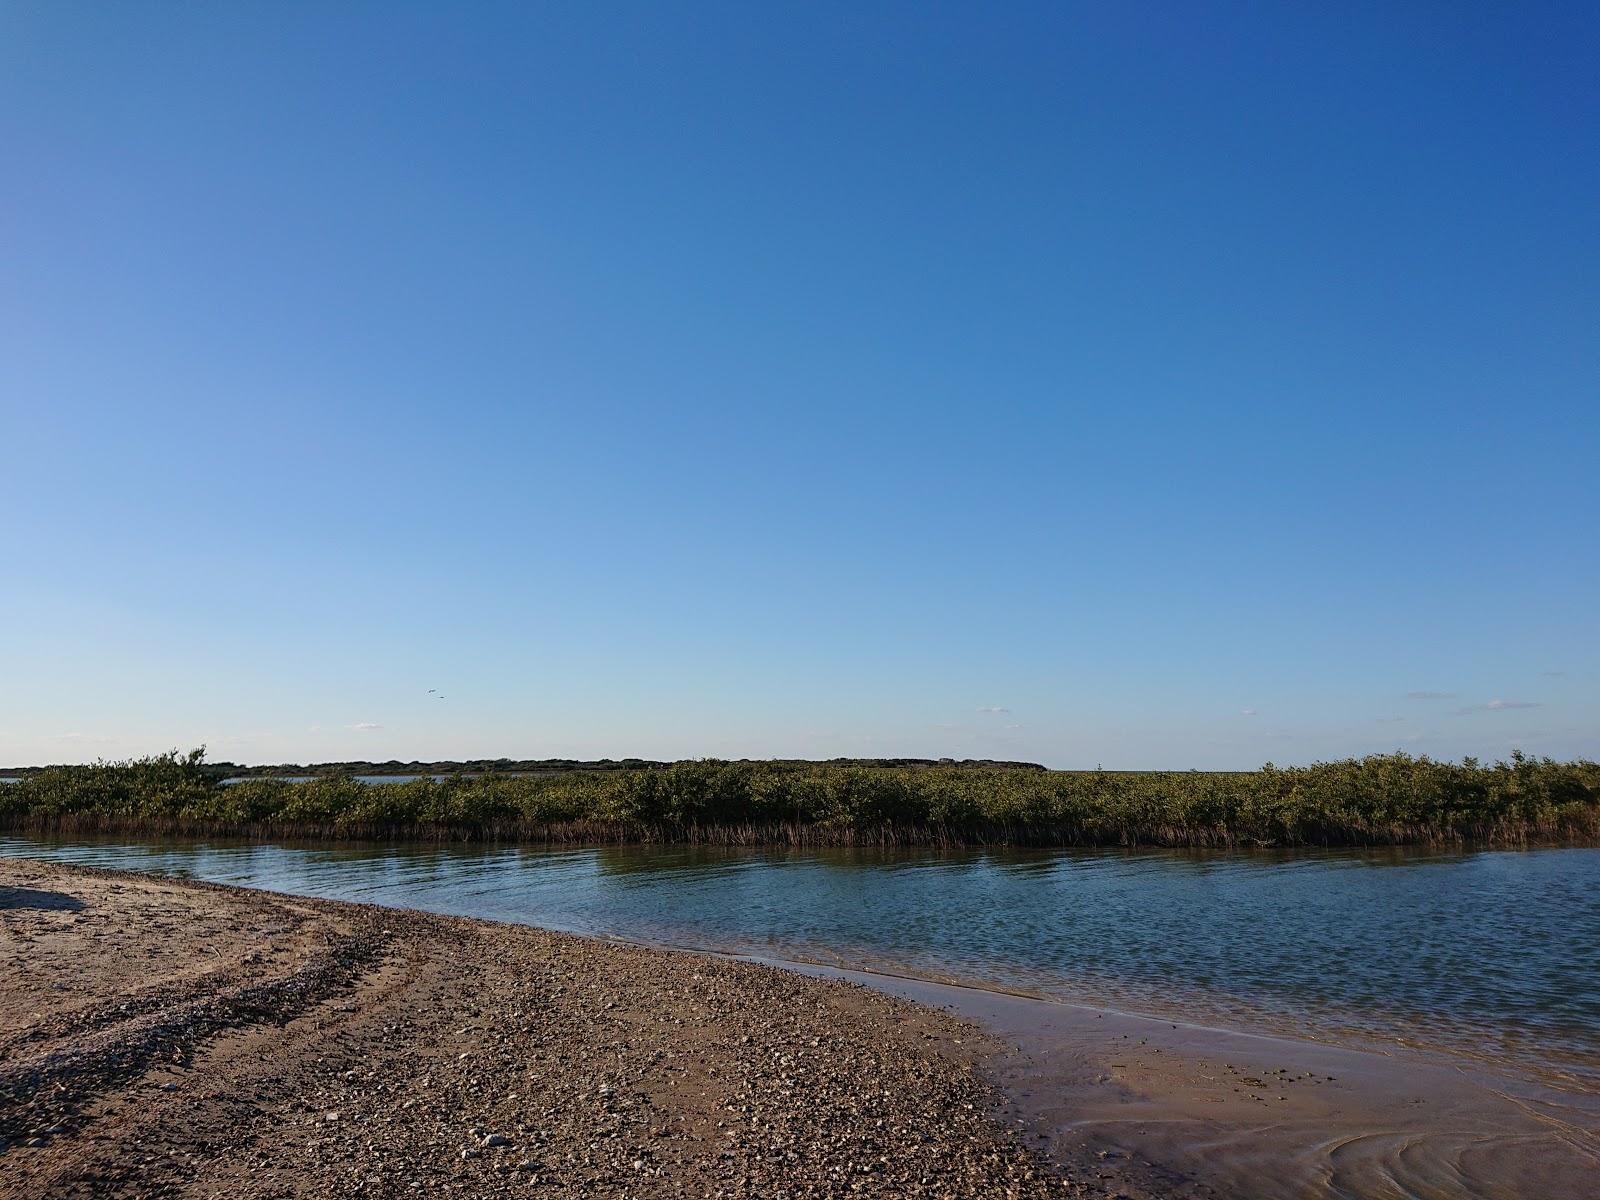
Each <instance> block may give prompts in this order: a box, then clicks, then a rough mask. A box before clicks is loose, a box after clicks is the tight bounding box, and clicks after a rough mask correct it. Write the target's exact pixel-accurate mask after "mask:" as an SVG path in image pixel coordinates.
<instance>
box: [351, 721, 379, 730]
mask: <svg viewBox="0 0 1600 1200" xmlns="http://www.w3.org/2000/svg"><path fill="white" fill-rule="evenodd" d="M350 728H351V729H359V730H361V731H362V732H366V731H368V730H372V729H382V728H383V726H382V725H379V724H378V723H377V722H376V721H357V722H356V723H355V724H354V725H352V726H350Z"/></svg>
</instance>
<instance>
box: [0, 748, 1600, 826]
mask: <svg viewBox="0 0 1600 1200" xmlns="http://www.w3.org/2000/svg"><path fill="white" fill-rule="evenodd" d="M495 761H496V762H497V763H498V762H504V761H508V760H495ZM546 761H548V760H546ZM562 761H564V760H562ZM624 763H626V764H628V765H616V766H611V767H606V768H598V767H595V766H593V765H592V764H584V765H583V766H581V767H575V768H573V769H563V770H543V771H523V770H519V769H518V767H521V766H524V765H526V764H521V763H519V764H518V765H517V767H514V768H513V769H510V770H502V769H493V770H480V771H475V772H474V771H473V770H472V769H471V768H472V767H474V766H476V765H477V764H467V763H461V764H451V765H453V766H458V767H460V768H462V770H460V771H458V772H456V773H453V774H448V775H446V776H445V777H443V778H435V777H434V776H435V775H436V774H439V772H432V771H422V772H419V773H418V774H419V777H418V778H417V779H414V780H411V781H409V782H403V783H387V782H365V783H364V782H362V781H361V780H359V779H357V778H355V773H354V771H353V770H351V768H356V769H359V770H360V771H361V772H362V773H368V774H372V775H381V774H384V773H386V772H388V771H393V769H394V765H393V764H390V763H358V764H340V768H341V769H339V770H336V771H335V770H329V769H328V768H327V766H326V765H324V766H323V767H322V768H319V769H320V770H323V771H325V772H326V773H311V777H310V778H305V779H299V780H290V779H285V778H281V777H273V776H259V777H250V776H245V777H242V778H241V777H240V775H239V772H240V768H237V767H236V766H235V764H231V763H229V764H208V763H206V761H205V757H204V751H203V750H194V751H191V752H189V753H188V754H179V753H177V752H176V751H174V752H171V753H168V754H164V755H158V756H154V757H151V758H142V759H134V760H130V761H126V762H101V763H95V764H92V765H88V766H56V767H43V768H33V769H29V770H28V771H26V772H25V773H23V774H21V775H20V777H18V778H17V779H16V780H15V782H11V783H7V784H4V785H0V829H8V830H12V831H16V832H30V833H35V834H57V835H60V834H96V833H98V834H115V835H121V836H132V837H139V836H238V837H250V838H261V839H322V838H328V839H347V840H405V841H495V842H522V843H547V842H561V843H615V842H682V843H700V844H708V845H729V846H757V845H774V846H879V847H882V846H963V845H1016V846H1127V847H1133V846H1170V847H1184V846H1189V847H1295V846H1305V847H1309V846H1377V845H1422V846H1438V845H1456V844H1476V845H1488V846H1523V845H1544V844H1573V845H1600V764H1596V763H1593V762H1588V761H1583V760H1580V761H1575V762H1557V761H1554V760H1552V759H1548V758H1543V759H1536V758H1532V757H1528V756H1526V755H1523V754H1521V753H1515V754H1513V755H1512V756H1511V759H1510V760H1509V761H1504V762H1496V763H1493V764H1483V763H1480V762H1478V761H1477V760H1475V759H1470V758H1469V759H1465V760H1463V761H1462V762H1460V763H1450V762H1438V761H1435V760H1432V759H1429V758H1426V757H1412V756H1410V755H1407V754H1388V755H1373V756H1370V757H1367V758H1360V759H1343V760H1339V761H1336V762H1327V763H1315V764H1313V765H1311V766H1303V767H1275V766H1273V765H1272V764H1270V763H1269V764H1267V765H1266V766H1264V767H1262V768H1261V769H1260V770H1257V771H1210V772H1202V771H1145V772H1129V771H1115V772H1113V771H1050V770H1045V769H1044V768H1042V767H1038V766H1035V765H1032V764H1000V763H964V764H945V763H939V762H931V761H930V762H917V763H916V764H915V765H908V762H907V760H896V761H895V762H894V763H892V764H888V763H872V762H868V761H855V760H845V761H835V762H798V761H749V760H742V761H735V762H729V761H721V760H714V759H697V760H692V761H686V762H676V763H653V764H640V763H638V762H637V760H624ZM405 765H406V766H416V767H423V768H425V767H432V766H437V765H439V764H433V763H429V764H421V763H417V764H405ZM276 770H277V769H275V771H276ZM296 770H300V771H301V772H302V773H305V771H304V769H303V768H299V769H296ZM228 780H232V782H227V781H228Z"/></svg>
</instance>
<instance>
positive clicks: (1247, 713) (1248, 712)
mask: <svg viewBox="0 0 1600 1200" xmlns="http://www.w3.org/2000/svg"><path fill="white" fill-rule="evenodd" d="M1239 715H1240V716H1241V717H1254V716H1257V715H1258V713H1257V711H1256V710H1255V709H1253V708H1241V709H1240V710H1239Z"/></svg>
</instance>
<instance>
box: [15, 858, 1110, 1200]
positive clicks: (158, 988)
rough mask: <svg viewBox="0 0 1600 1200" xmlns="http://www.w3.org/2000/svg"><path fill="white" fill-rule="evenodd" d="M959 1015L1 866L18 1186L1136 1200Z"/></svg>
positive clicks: (45, 1189)
mask: <svg viewBox="0 0 1600 1200" xmlns="http://www.w3.org/2000/svg"><path fill="white" fill-rule="evenodd" d="M992 1049H993V1047H992V1046H991V1045H989V1044H988V1043H987V1042H986V1039H985V1038H984V1035H982V1034H981V1033H979V1032H978V1031H977V1030H976V1029H975V1028H974V1027H972V1026H968V1025H965V1024H963V1023H961V1022H959V1021H957V1020H956V1019H954V1018H953V1017H951V1016H949V1015H948V1014H946V1013H942V1012H939V1011H936V1010H934V1009H930V1008H925V1007H921V1006H917V1005H914V1004H910V1003H907V1002H905V1001H901V1000H896V999H893V998H890V997H887V996H884V995H881V994H878V993H875V992H870V991H867V990H865V989H863V988H860V987H858V986H855V985H852V984H847V983H839V982H830V981H825V980H819V979H811V978H805V977H802V976H799V975H796V974H793V973H790V972H786V971H782V970H778V969H775V968H770V967H765V966H760V965H754V964H748V963H741V962H732V961H727V960H723V959H718V958H713V957H708V956H704V955H696V954H690V953H675V952H668V951H661V950H653V949H646V948H641V947H636V946H629V945H620V944H611V943H606V942H600V941H594V940H589V939H583V938H576V937H569V936H564V935H560V934H554V933H549V932H545V931H541V930H537V929H531V928H526V927H522V926H511V925H501V924H495V923H491V922H484V921H470V920H460V919H452V918H444V917H434V916H428V915H423V914H417V913H410V912H400V911H394V910H387V909H378V908H372V907H367V906H361V905H349V904H337V903H332V902H324V901H312V900H301V899H293V898H289V897H283V896H276V895H270V894H266V893H259V892H249V891H243V890H240V889H234V888H225V887H219V886H214V885H206V884H190V883H181V882H175V881H171V880H158V879H154V878H151V877H147V876H139V875H131V874H122V873H115V872H104V871H94V870H87V869H81V868H67V867H60V866H54V865H47V864H43V863H36V862H31V861H28V860H23V859H0V1195H4V1196H15V1197H28V1198H29V1200H37V1198H43V1197H69V1196H73V1197H76V1196H96V1197H99V1196H208V1197H209V1196H216V1197H229V1198H236V1197H266V1196H273V1197H290V1196H294V1197H346V1196H402V1197H412V1196H419V1195H453V1196H491V1195H493V1196H498V1195H516V1196H574V1197H576V1196H615V1197H623V1196H633V1197H650V1196H703V1197H717V1196H730V1197H731V1196H750V1197H756V1196H759V1197H773V1198H776V1197H808V1196H960V1197H969V1196H970V1197H991V1196H1015V1197H1036V1196H1037V1197H1043V1196H1101V1197H1103V1196H1112V1195H1116V1194H1117V1191H1118V1189H1117V1188H1116V1187H1115V1186H1114V1185H1113V1183H1111V1182H1108V1180H1107V1179H1106V1178H1104V1177H1103V1172H1101V1173H1090V1172H1085V1173H1084V1174H1083V1175H1082V1176H1078V1175H1075V1174H1071V1173H1069V1172H1067V1171H1066V1170H1064V1169H1062V1168H1061V1167H1059V1166H1054V1167H1053V1166H1051V1165H1049V1164H1047V1163H1045V1162H1044V1161H1043V1160H1041V1159H1040V1158H1038V1157H1037V1156H1036V1155H1035V1154H1033V1153H1032V1152H1030V1151H1029V1150H1028V1149H1026V1148H1025V1147H1024V1146H1022V1145H1021V1144H1020V1143H1019V1142H1018V1141H1017V1140H1015V1139H1014V1138H1012V1136H1011V1135H1010V1134H1008V1132H1007V1130H1006V1127H1005V1126H1004V1125H1003V1124H1002V1123H1001V1114H1000V1110H999V1109H998V1107H997V1101H996V1097H995V1096H994V1094H993V1093H992V1092H991V1091H990V1090H989V1089H988V1088H987V1087H986V1086H985V1085H984V1084H983V1083H982V1082H981V1081H980V1080H979V1078H978V1076H977V1073H976V1068H977V1066H978V1064H979V1063H980V1062H981V1061H982V1060H983V1056H984V1055H985V1054H987V1053H989V1052H990V1051H991V1050H992Z"/></svg>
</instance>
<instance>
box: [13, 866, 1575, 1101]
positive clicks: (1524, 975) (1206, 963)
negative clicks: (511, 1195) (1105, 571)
mask: <svg viewBox="0 0 1600 1200" xmlns="http://www.w3.org/2000/svg"><path fill="white" fill-rule="evenodd" d="M0 854H27V855H30V856H35V857H45V858H53V859H57V860H64V861H70V862H79V863H90V864H95V865H100V866H112V867H124V868H132V869H138V870H148V871H158V872H165V873H169V874H173V875H181V876H189V877H194V878H199V879H208V880H214V881H219V882H224V883H235V884H244V885H247V886H251V887H264V888H271V889H275V890H278V891H286V892H294V893H300V894H304V895H313V896H325V897H332V898H336V899H344V900H362V901H369V902H374V903H380V904H392V905H402V906H406V907H411V908H419V909H427V910H430V911H434V912H443V913H454V914H460V915H466V916H476V917H489V918H494V919H498V920H507V921H521V922H528V923H532V924H537V925H543V926H547V927H551V928H556V929H564V930H571V931H576V932H581V933H589V934H600V935H609V936H616V937H624V938H630V939H637V940H643V941H651V942H664V943H669V944H675V945H689V946H698V947H704V948H712V949H722V950H732V951H740V952H754V953H760V954H765V955H772V956H777V957H789V958H797V959H809V960H821V961H826V962H832V963H837V964H841V965H849V966H859V967H865V968H868V969H877V970H884V969H888V970H894V971H901V972H904V973H907V974H914V975H921V976H926V977H930V978H936V979H951V978H954V979H961V980H967V981H973V982H982V983H988V984H992V985H998V986H1001V987H1006V988H1012V989H1017V990H1023V991H1027V992H1031V993H1035V994H1042V995H1046V996H1050V997H1055V998H1060V999H1066V1000H1076V1001H1086V1002H1089V1003H1095V1004H1104V1005H1106V1006H1108V1007H1110V1006H1115V1007H1120V1008H1126V1009H1131V1010H1134V1011H1143V1012H1153V1013H1162V1014H1170V1015H1174V1016H1177V1015H1182V1016H1183V1017H1185V1018H1186V1019H1189V1020H1201V1021H1213V1022H1217V1023H1228V1024H1233V1025H1244V1026H1247V1027H1265V1028H1270V1029H1275V1030H1291V1031H1296V1032H1302V1033H1310V1034H1312V1035H1315V1036H1325V1035H1350V1034H1355V1035H1358V1036H1361V1037H1364V1038H1371V1039H1378V1040H1383V1041H1390V1042H1393V1041H1407V1042H1419V1043H1428V1044H1435V1045H1441V1046H1446V1047H1449V1048H1451V1049H1453V1050H1455V1051H1457V1052H1461V1053H1467V1054H1473V1055H1481V1056H1486V1057H1490V1058H1494V1059H1497V1060H1500V1061H1502V1062H1511V1063H1520V1064H1523V1065H1527V1066H1530V1067H1532V1068H1534V1069H1536V1070H1539V1071H1541V1073H1553V1074H1555V1075H1557V1076H1564V1077H1566V1078H1567V1079H1569V1080H1571V1081H1572V1082H1574V1083H1576V1084H1578V1085H1579V1086H1585V1087H1587V1086H1593V1085H1595V1084H1597V1083H1600V1071H1597V1070H1596V1067H1597V1064H1600V850H1587V849H1579V850H1538V851H1529V852H1520V853H1519V852H1486V853H1474V854H1455V855H1419V854H1413V853H1404V852H1378V853H1373V852H1366V853H1329V854H1309V855H1308V854H1276V853H1215V852H1205V853H1189V852H1140V853H1118V852H1112V853H1108V852H1090V851H1003V852H1002V851H985V852H963V853H946V854H934V853H928V852H918V853H909V854H908V853H892V852H881V851H845V850H833V851H804V852H800V851H749V850H746V851H728V850H713V849H701V848H685V847H639V846H628V847H608V848H601V849H593V848H588V849H550V850H546V849H534V848H515V849H505V848H489V849H484V848H462V847H451V848H439V847H416V846H400V847H388V846H385V847H373V846H367V847H352V846H333V845H327V844H319V845H315V846H304V845H298V846H279V845H261V844H243V843H227V842H151V843H147V844H128V843H122V842H109V841H39V840H35V839H31V838H21V837H0Z"/></svg>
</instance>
